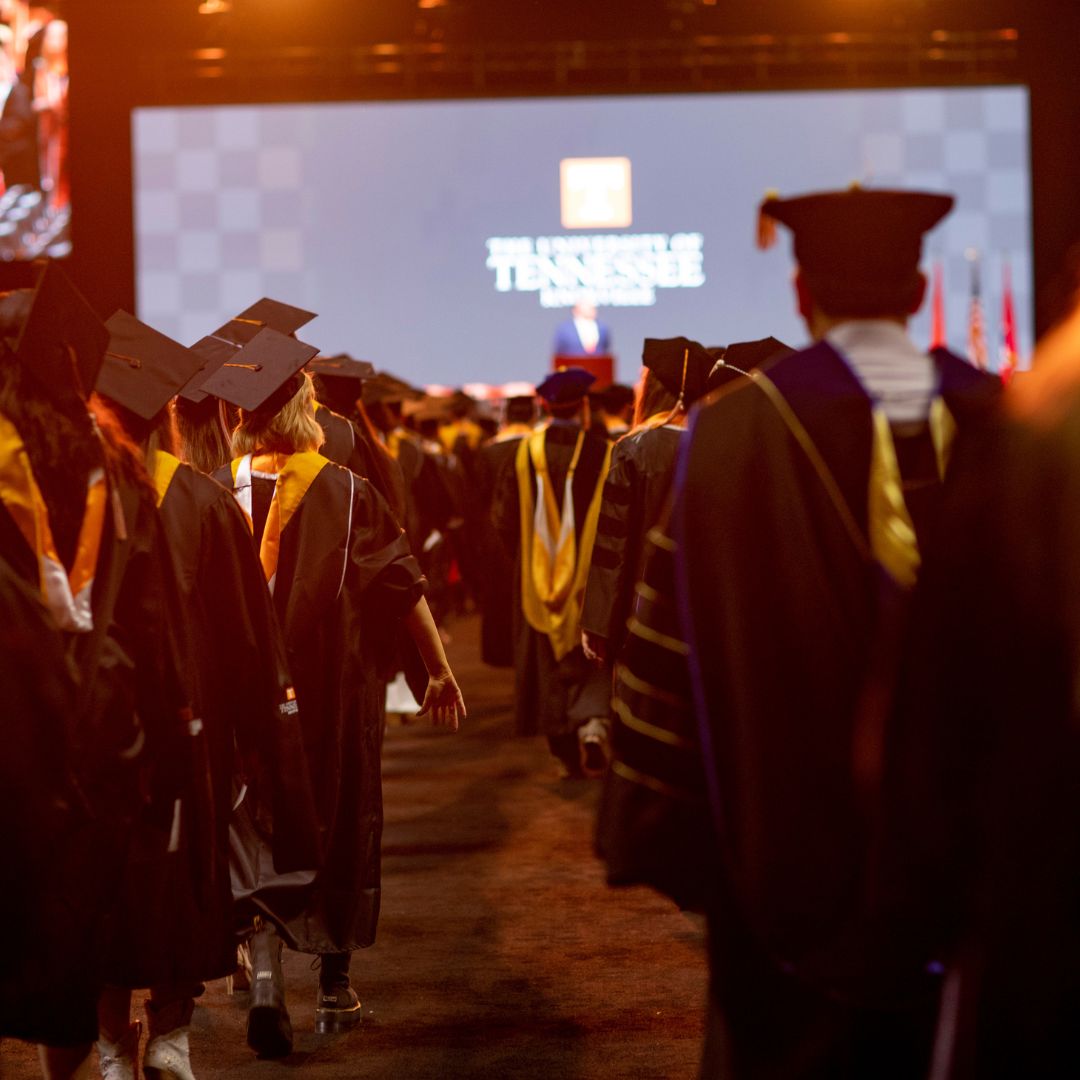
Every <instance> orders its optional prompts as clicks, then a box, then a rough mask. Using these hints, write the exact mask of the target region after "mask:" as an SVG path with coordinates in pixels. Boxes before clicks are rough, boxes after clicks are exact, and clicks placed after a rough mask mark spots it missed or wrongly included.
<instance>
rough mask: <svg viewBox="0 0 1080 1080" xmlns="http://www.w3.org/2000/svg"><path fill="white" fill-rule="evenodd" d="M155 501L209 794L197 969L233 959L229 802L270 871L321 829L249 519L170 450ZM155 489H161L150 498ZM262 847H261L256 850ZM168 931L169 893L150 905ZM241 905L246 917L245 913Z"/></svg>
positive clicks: (216, 968) (309, 860)
mask: <svg viewBox="0 0 1080 1080" xmlns="http://www.w3.org/2000/svg"><path fill="white" fill-rule="evenodd" d="M165 461H166V462H169V463H171V464H173V465H175V471H174V472H172V475H171V478H169V479H168V486H167V488H166V489H165V490H164V494H163V497H162V498H161V502H160V504H159V507H158V509H159V512H160V514H161V517H162V520H163V522H164V525H165V535H166V537H167V539H168V543H169V549H170V553H171V555H172V558H173V565H174V567H175V570H176V575H177V583H178V586H179V590H180V596H181V599H182V602H183V613H184V619H183V624H182V625H183V629H184V630H185V632H186V644H187V649H188V651H187V655H188V657H189V664H188V669H187V670H186V671H185V678H186V680H187V685H188V687H189V689H190V692H191V694H192V698H193V701H194V704H195V709H196V715H197V716H198V717H199V719H200V720H201V721H202V723H203V724H204V725H205V731H206V737H207V748H208V754H209V762H210V767H211V776H212V786H213V795H214V811H215V812H214V822H215V826H216V828H215V830H214V834H213V837H212V841H213V859H214V862H215V870H216V873H215V878H214V882H215V887H216V892H215V895H214V898H213V899H214V902H213V903H210V904H208V905H206V906H205V908H204V909H202V910H201V911H198V912H197V916H198V917H197V918H196V919H194V920H189V923H188V929H189V940H188V943H187V951H188V954H189V956H190V958H191V962H192V964H193V965H195V964H196V960H195V957H196V956H198V955H200V954H201V955H202V956H204V957H205V961H204V962H203V967H202V969H201V970H203V971H204V974H202V976H201V977H202V978H203V979H210V978H218V977H221V976H224V975H227V974H229V973H231V972H232V971H233V970H235V967H236V940H235V937H234V933H233V928H234V923H235V922H237V921H240V922H241V923H243V922H245V921H246V924H247V925H248V926H250V921H251V920H250V912H248V911H244V910H243V906H241V911H240V912H239V913H238V914H239V919H237V918H234V912H233V904H232V891H231V888H230V875H229V829H230V821H232V819H233V812H232V808H233V804H234V801H235V800H236V799H237V798H239V797H240V795H241V794H243V799H242V801H241V802H240V815H239V816H240V819H241V820H240V821H238V824H239V825H240V826H241V828H242V829H243V831H244V835H245V836H246V838H247V842H248V844H249V845H254V846H255V848H256V850H258V849H259V848H260V847H261V846H263V845H265V846H268V847H269V848H270V852H269V857H270V858H271V859H272V863H273V866H274V868H275V869H276V870H277V871H278V872H282V873H287V872H290V871H295V870H304V869H314V868H316V867H317V866H318V864H319V836H318V831H317V824H316V819H315V807H314V800H313V797H312V792H311V785H310V780H309V776H308V768H307V762H306V760H305V756H304V747H303V740H302V734H301V730H300V729H301V724H302V718H301V717H300V716H299V714H298V712H297V709H296V705H295V702H294V700H293V699H294V697H295V695H294V694H293V693H292V684H291V682H290V680H289V675H288V670H287V667H286V663H285V649H284V643H283V641H282V638H281V631H280V629H279V628H278V625H277V618H276V616H275V614H274V610H273V605H272V602H271V598H270V594H269V592H268V591H267V589H266V583H265V579H264V578H263V572H262V567H261V565H260V563H259V560H258V558H257V557H256V556H255V553H254V551H253V550H252V547H251V544H250V536H251V532H250V529H249V527H248V524H247V521H246V520H245V518H244V515H243V513H242V511H241V510H240V508H239V507H238V506H237V505H236V500H235V499H234V498H233V497H232V495H231V493H230V492H228V491H227V490H226V489H225V488H223V487H222V486H221V485H220V484H219V483H217V482H215V481H214V480H212V479H210V478H209V477H208V476H205V475H203V474H202V473H200V472H197V471H196V470H195V469H192V468H190V467H189V466H187V465H184V464H181V463H179V462H177V461H176V459H175V458H168V457H167V456H166V457H165ZM161 495H162V492H161V491H160V490H159V497H161ZM264 857H266V856H265V855H264ZM158 910H159V912H160V913H161V916H162V933H172V932H173V930H172V928H171V920H170V918H169V903H168V897H162V898H161V902H160V904H159V905H158ZM245 916H247V918H246V919H245V918H244V917H245Z"/></svg>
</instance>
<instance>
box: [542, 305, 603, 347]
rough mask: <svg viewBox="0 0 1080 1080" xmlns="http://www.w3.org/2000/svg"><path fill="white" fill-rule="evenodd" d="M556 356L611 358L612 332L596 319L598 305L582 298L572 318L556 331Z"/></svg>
mask: <svg viewBox="0 0 1080 1080" xmlns="http://www.w3.org/2000/svg"><path fill="white" fill-rule="evenodd" d="M553 352H554V355H555V356H610V355H611V330H610V328H609V327H608V326H607V324H606V323H602V322H600V320H599V319H597V317H596V304H595V303H593V301H592V300H590V299H588V298H587V297H582V299H580V300H579V301H578V302H577V303H576V304H575V305H574V307H573V309H572V311H571V315H570V318H569V319H567V320H565V322H561V323H559V325H558V327H557V328H556V330H555V347H554V350H553Z"/></svg>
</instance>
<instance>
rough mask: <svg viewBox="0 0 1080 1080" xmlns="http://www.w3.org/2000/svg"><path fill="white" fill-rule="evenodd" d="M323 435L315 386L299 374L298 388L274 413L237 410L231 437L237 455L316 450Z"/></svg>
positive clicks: (306, 376)
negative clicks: (258, 452) (238, 411)
mask: <svg viewBox="0 0 1080 1080" xmlns="http://www.w3.org/2000/svg"><path fill="white" fill-rule="evenodd" d="M325 441H326V434H325V432H324V431H323V429H322V428H321V427H320V426H319V421H318V420H316V419H315V387H314V385H313V383H312V381H311V376H310V375H309V374H308V373H307V372H306V371H305V372H303V373H302V381H301V384H300V389H299V390H297V391H296V393H295V394H293V396H292V397H291V398H289V400H288V401H287V402H285V404H284V405H283V406H282V407H281V408H280V409H279V410H278V411H277V412H276V413H271V412H262V411H260V410H258V409H256V410H255V411H254V412H245V411H244V410H243V409H241V410H240V423H239V424H238V425H237V428H236V430H235V431H234V432H233V436H232V451H233V454H234V455H236V456H237V457H242V456H243V455H244V454H253V453H255V452H256V451H258V450H261V451H263V452H264V453H268V454H275V453H277V454H299V453H302V452H304V451H311V450H318V449H319V447H320V446H322V444H323V443H324V442H325Z"/></svg>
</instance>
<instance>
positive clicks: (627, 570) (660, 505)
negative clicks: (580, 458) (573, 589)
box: [581, 426, 683, 658]
mask: <svg viewBox="0 0 1080 1080" xmlns="http://www.w3.org/2000/svg"><path fill="white" fill-rule="evenodd" d="M682 435H683V432H682V430H680V429H678V428H674V427H667V426H664V427H656V428H651V429H649V430H646V431H639V432H637V433H636V434H633V435H628V436H626V437H625V438H623V439H620V440H619V441H618V442H617V443H616V444H615V448H614V449H613V450H612V452H611V469H610V470H609V472H608V475H607V480H606V481H605V482H604V501H603V503H602V504H601V506H600V521H599V523H598V525H597V528H596V546H595V547H594V548H593V557H592V565H591V566H590V568H589V581H588V584H587V585H586V587H585V603H584V605H583V607H582V609H581V628H582V630H588V631H589V632H590V633H593V634H598V635H599V636H600V637H602V638H605V639H606V640H607V649H608V656H609V657H611V658H614V657H615V655H616V654H617V653H618V651H619V648H620V647H621V645H622V641H623V636H624V634H625V632H626V620H627V618H628V617H629V615H630V608H631V605H632V602H633V595H634V585H635V584H636V583H637V582H638V580H639V578H640V574H641V569H642V555H643V550H644V546H645V536H646V534H647V533H648V531H649V530H650V529H651V528H652V527H653V526H654V525H655V524H656V523H657V522H658V521H659V520H660V516H661V514H662V513H663V511H664V507H665V505H666V504H667V500H668V499H669V498H670V497H671V482H672V480H673V479H674V476H675V455H676V454H677V453H678V449H679V441H680V439H681V437H682Z"/></svg>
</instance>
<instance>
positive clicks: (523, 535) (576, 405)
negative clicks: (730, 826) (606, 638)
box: [494, 368, 611, 776]
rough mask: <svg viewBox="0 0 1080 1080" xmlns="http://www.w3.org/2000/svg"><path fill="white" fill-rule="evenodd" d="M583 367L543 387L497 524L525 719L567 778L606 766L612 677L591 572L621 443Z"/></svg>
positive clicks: (501, 494) (500, 501) (501, 490)
mask: <svg viewBox="0 0 1080 1080" xmlns="http://www.w3.org/2000/svg"><path fill="white" fill-rule="evenodd" d="M593 381H594V377H593V376H592V375H590V374H589V373H588V372H587V371H584V370H582V369H581V368H568V369H565V370H563V371H557V372H555V373H554V374H552V375H549V376H548V377H547V378H546V379H545V380H544V381H543V382H542V383H541V384H540V385H539V386H538V387H537V393H538V394H539V396H540V398H541V400H542V401H543V402H544V408H545V409H546V411H547V412H548V414H549V416H550V420H549V422H548V423H547V424H545V425H543V426H542V427H539V428H537V430H536V431H534V432H533V433H532V434H530V435H528V436H526V437H524V438H522V440H521V441H520V443H519V444H518V449H517V454H516V456H515V458H514V467H513V469H512V470H511V469H504V470H503V474H502V478H501V479H500V481H499V484H498V488H497V490H496V492H495V510H494V520H495V527H496V529H497V530H498V532H499V535H500V536H501V537H502V539H503V542H504V544H505V545H506V548H507V551H508V552H510V553H511V555H513V557H514V559H515V576H516V577H517V580H518V596H519V606H518V611H517V628H516V631H515V639H516V642H515V652H514V667H515V687H514V689H515V699H514V709H515V722H516V725H517V731H518V734H520V735H536V734H540V733H542V734H544V735H546V736H547V740H548V745H549V747H550V748H551V752H552V754H553V755H554V756H555V757H556V758H557V759H558V761H559V762H560V763H561V765H562V768H563V771H564V772H565V774H566V775H567V776H581V775H582V773H583V771H588V772H590V773H593V774H596V775H599V774H600V773H601V772H602V771H603V768H604V765H605V764H606V758H605V756H604V739H605V737H606V732H607V711H608V692H609V687H608V680H607V677H606V675H605V673H604V672H603V671H602V670H601V669H599V668H597V667H596V665H594V664H592V663H591V662H590V661H589V660H587V659H586V657H585V653H584V652H583V651H582V648H581V600H582V594H583V592H584V590H585V580H586V577H587V575H588V571H589V562H590V559H591V557H592V549H593V543H594V541H595V539H596V529H597V522H598V521H599V518H600V501H601V495H602V492H603V485H604V479H605V478H606V476H607V471H608V466H609V463H610V460H611V443H609V442H607V440H605V439H603V438H599V437H597V436H595V435H593V434H591V433H590V432H589V430H588V428H589V420H588V402H587V398H586V394H587V392H588V389H589V387H590V386H591V385H592V383H593Z"/></svg>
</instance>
